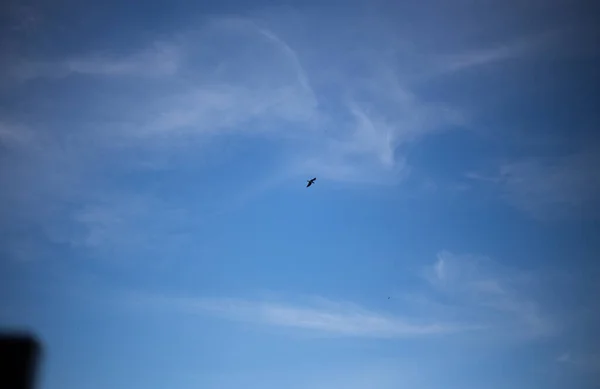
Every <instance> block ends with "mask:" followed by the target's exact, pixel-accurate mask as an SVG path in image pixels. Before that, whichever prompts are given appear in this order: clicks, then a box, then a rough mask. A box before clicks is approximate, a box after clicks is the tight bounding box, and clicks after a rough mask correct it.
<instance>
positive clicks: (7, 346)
mask: <svg viewBox="0 0 600 389" xmlns="http://www.w3.org/2000/svg"><path fill="white" fill-rule="evenodd" d="M40 349H41V347H40V344H39V342H38V341H37V339H36V338H35V337H33V336H31V335H28V334H6V333H4V334H0V388H2V389H33V388H34V385H35V378H36V369H37V364H38V362H39V358H40V351H41V350H40Z"/></svg>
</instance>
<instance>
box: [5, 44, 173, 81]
mask: <svg viewBox="0 0 600 389" xmlns="http://www.w3.org/2000/svg"><path fill="white" fill-rule="evenodd" d="M180 55H181V53H180V52H179V51H178V47H177V46H176V45H173V44H171V43H165V42H154V43H153V44H151V45H150V47H148V48H145V49H143V50H140V51H137V52H134V53H131V54H129V55H124V56H117V55H114V54H110V53H90V54H85V55H79V56H73V57H71V58H67V59H64V60H59V61H44V60H21V61H17V62H15V63H14V64H13V67H12V68H11V69H10V70H9V72H8V76H11V77H13V78H14V79H16V80H18V81H29V80H35V79H37V78H62V77H66V76H68V75H70V74H80V75H97V76H130V77H152V76H155V77H160V76H170V75H173V74H175V73H176V72H177V70H178V67H179V63H180V61H181V57H180Z"/></svg>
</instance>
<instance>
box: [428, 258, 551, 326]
mask: <svg viewBox="0 0 600 389" xmlns="http://www.w3.org/2000/svg"><path fill="white" fill-rule="evenodd" d="M426 277H427V280H428V281H429V283H430V284H431V285H432V286H433V287H434V288H435V290H437V291H438V292H440V293H442V295H444V296H445V298H446V300H445V301H447V302H448V303H449V304H451V305H454V306H456V307H457V308H458V309H460V310H463V311H464V312H468V314H469V315H470V316H473V317H477V318H478V320H481V322H482V324H483V325H486V326H489V327H490V328H496V329H499V330H509V331H513V332H515V333H518V334H522V335H524V336H529V337H538V336H548V335H553V334H555V333H556V331H557V328H556V325H555V323H554V322H553V320H551V319H550V317H548V316H547V314H546V313H544V312H543V311H542V309H541V307H540V305H539V303H538V302H536V301H535V300H534V299H533V298H532V297H531V295H530V293H529V292H530V289H531V286H532V285H531V278H530V276H529V275H527V274H525V273H524V272H521V271H517V270H515V269H511V268H508V267H506V266H502V265H501V264H499V263H497V262H495V261H493V260H492V259H490V258H488V257H483V256H474V255H456V254H453V253H450V252H448V251H441V252H439V253H438V254H437V260H436V262H435V263H434V264H433V265H431V266H430V267H429V268H428V269H427V272H426Z"/></svg>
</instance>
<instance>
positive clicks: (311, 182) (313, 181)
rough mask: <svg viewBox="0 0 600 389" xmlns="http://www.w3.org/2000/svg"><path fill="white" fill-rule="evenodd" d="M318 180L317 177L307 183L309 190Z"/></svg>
mask: <svg viewBox="0 0 600 389" xmlns="http://www.w3.org/2000/svg"><path fill="white" fill-rule="evenodd" d="M316 179H317V177H315V178H313V179H312V180H306V182H308V184H306V187H307V188H308V187H309V186H311V185H312V184H314V183H315V180H316Z"/></svg>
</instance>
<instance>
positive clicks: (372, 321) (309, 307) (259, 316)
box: [133, 296, 475, 338]
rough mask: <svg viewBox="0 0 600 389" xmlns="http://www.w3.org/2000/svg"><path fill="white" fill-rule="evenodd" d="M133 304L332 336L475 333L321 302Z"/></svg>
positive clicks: (154, 300) (153, 299)
mask: <svg viewBox="0 0 600 389" xmlns="http://www.w3.org/2000/svg"><path fill="white" fill-rule="evenodd" d="M133 303H136V304H152V305H153V306H156V305H157V304H158V305H160V306H164V307H168V308H171V309H176V310H179V311H182V312H186V313H188V314H197V315H214V316H218V317H223V318H226V319H230V320H235V321H242V322H251V323H257V324H265V325H271V326H277V327H284V328H296V329H302V330H309V331H314V332H316V333H320V334H324V335H331V336H349V337H370V338H404V337H420V336H433V335H444V334H451V333H458V332H463V331H468V330H474V329H475V327H472V326H462V325H457V324H449V323H437V322H423V321H422V320H416V319H413V320H408V319H405V318H401V317H398V316H394V315H386V314H380V313H376V312H372V311H369V310H367V309H364V308H362V307H359V306H357V305H354V304H348V303H337V302H332V301H327V300H324V299H320V301H319V303H317V304H305V305H298V304H290V303H281V302H272V301H260V300H258V301H249V300H239V299H225V298H222V299H208V298H174V297H157V296H137V297H136V298H134V299H133Z"/></svg>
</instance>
